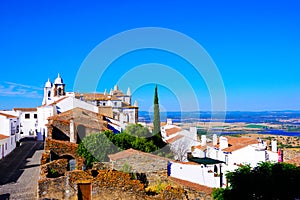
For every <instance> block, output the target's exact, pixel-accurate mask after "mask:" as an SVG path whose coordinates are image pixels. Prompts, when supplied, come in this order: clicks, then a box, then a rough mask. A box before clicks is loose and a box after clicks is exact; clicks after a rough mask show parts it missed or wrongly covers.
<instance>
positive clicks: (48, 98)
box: [42, 78, 52, 105]
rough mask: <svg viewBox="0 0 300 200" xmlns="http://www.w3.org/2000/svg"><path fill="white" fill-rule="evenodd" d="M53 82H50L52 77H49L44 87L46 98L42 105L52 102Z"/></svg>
mask: <svg viewBox="0 0 300 200" xmlns="http://www.w3.org/2000/svg"><path fill="white" fill-rule="evenodd" d="M51 90H52V83H51V82H50V79H49V78H48V81H47V82H46V83H45V87H44V98H43V102H42V105H47V104H49V103H50V102H52V92H51Z"/></svg>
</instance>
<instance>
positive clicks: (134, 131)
mask: <svg viewBox="0 0 300 200" xmlns="http://www.w3.org/2000/svg"><path fill="white" fill-rule="evenodd" d="M123 132H124V133H127V134H129V135H133V136H136V137H143V138H147V137H150V136H151V134H150V131H149V129H148V128H147V127H145V126H142V125H141V124H129V125H128V126H127V127H126V128H125V130H124V131H123Z"/></svg>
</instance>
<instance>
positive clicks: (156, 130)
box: [152, 85, 161, 137]
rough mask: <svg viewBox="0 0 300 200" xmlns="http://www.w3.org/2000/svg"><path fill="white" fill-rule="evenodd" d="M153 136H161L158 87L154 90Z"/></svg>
mask: <svg viewBox="0 0 300 200" xmlns="http://www.w3.org/2000/svg"><path fill="white" fill-rule="evenodd" d="M152 133H153V135H159V136H160V137H161V135H160V114H159V103H158V94H157V85H156V86H155V90H154V119H153V132H152Z"/></svg>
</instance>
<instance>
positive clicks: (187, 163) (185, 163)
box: [172, 160, 200, 165]
mask: <svg viewBox="0 0 300 200" xmlns="http://www.w3.org/2000/svg"><path fill="white" fill-rule="evenodd" d="M172 162H174V163H180V164H183V165H200V164H198V163H196V162H182V161H178V160H173V161H172Z"/></svg>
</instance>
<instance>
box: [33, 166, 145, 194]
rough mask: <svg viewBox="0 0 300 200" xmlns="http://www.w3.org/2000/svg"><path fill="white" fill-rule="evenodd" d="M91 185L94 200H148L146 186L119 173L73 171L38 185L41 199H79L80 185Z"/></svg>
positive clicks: (45, 179) (46, 179) (40, 182)
mask: <svg viewBox="0 0 300 200" xmlns="http://www.w3.org/2000/svg"><path fill="white" fill-rule="evenodd" d="M80 183H91V185H92V191H91V194H92V198H93V199H147V196H146V193H145V192H144V186H143V184H141V183H140V182H139V181H137V180H132V179H131V176H130V175H129V174H126V173H122V172H118V171H108V170H99V171H97V173H95V172H94V171H92V170H89V171H81V170H76V171H71V172H67V173H66V176H62V177H59V178H44V179H40V180H39V183H38V196H39V199H66V200H73V199H77V195H78V184H80Z"/></svg>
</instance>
